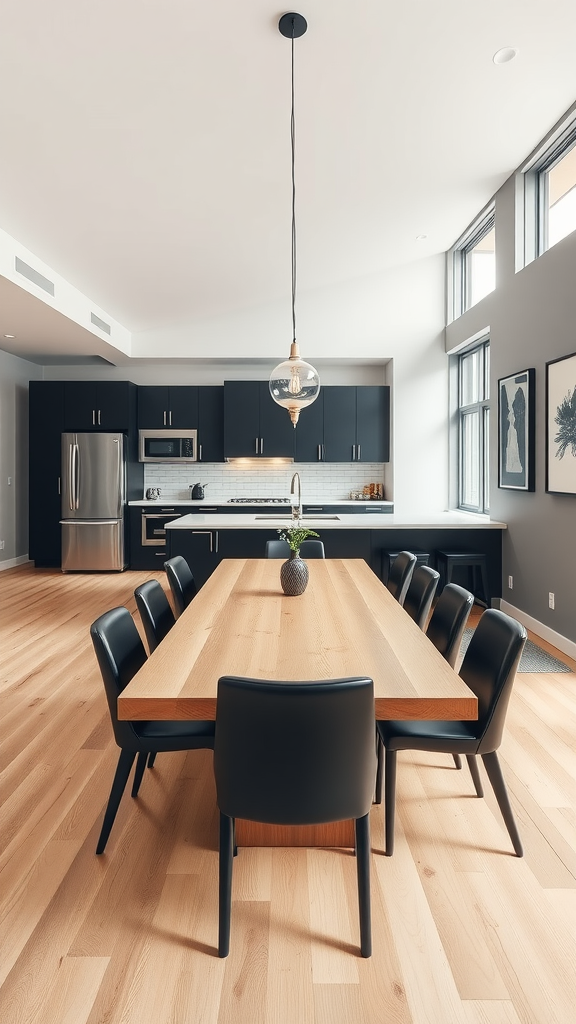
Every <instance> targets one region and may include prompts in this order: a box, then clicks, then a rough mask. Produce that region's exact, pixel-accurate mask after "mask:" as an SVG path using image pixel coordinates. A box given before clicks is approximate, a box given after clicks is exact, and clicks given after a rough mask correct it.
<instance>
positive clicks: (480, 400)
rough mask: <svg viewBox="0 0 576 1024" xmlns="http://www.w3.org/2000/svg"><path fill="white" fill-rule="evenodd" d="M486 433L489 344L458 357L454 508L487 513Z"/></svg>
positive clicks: (487, 435) (488, 400)
mask: <svg viewBox="0 0 576 1024" xmlns="http://www.w3.org/2000/svg"><path fill="white" fill-rule="evenodd" d="M489 436H490V343H489V341H488V340H485V341H483V342H481V343H480V344H479V345H475V346H474V348H472V349H468V351H466V352H463V353H462V354H461V355H460V356H459V357H458V440H459V443H458V451H459V472H458V507H459V508H462V509H465V510H466V511H467V512H488V511H489V509H490V501H489V493H490V492H489V485H488V479H489V463H488V439H489Z"/></svg>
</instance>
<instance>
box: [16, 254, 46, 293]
mask: <svg viewBox="0 0 576 1024" xmlns="http://www.w3.org/2000/svg"><path fill="white" fill-rule="evenodd" d="M14 268H15V270H16V272H17V273H18V274H22V277H27V278H28V280H29V281H32V284H36V285H38V287H39V288H42V289H43V290H44V291H45V292H48V294H49V295H54V282H53V281H49V280H48V278H47V277H44V275H43V274H39V273H38V271H37V270H34V268H33V267H29V266H28V264H27V263H24V260H21V259H20V258H19V257H18V256H16V258H15V262H14Z"/></svg>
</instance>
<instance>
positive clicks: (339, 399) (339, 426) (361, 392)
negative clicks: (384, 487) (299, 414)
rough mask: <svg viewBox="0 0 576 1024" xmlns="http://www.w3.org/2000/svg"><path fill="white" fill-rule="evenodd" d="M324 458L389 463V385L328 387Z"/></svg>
mask: <svg viewBox="0 0 576 1024" xmlns="http://www.w3.org/2000/svg"><path fill="white" fill-rule="evenodd" d="M323 391H324V448H323V453H324V461H326V462H388V460H389V458H390V388H389V387H387V386H382V385H375V386H367V387H364V386H362V387H343V386H336V387H326V388H323Z"/></svg>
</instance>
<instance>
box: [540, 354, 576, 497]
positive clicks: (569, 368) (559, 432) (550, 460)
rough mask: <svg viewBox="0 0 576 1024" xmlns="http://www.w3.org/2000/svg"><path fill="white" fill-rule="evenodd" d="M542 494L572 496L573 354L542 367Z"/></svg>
mask: <svg viewBox="0 0 576 1024" xmlns="http://www.w3.org/2000/svg"><path fill="white" fill-rule="evenodd" d="M546 491H547V492H548V493H549V494H574V495H576V352H572V353H571V354H570V355H567V356H560V358H559V359H552V360H550V362H548V363H546Z"/></svg>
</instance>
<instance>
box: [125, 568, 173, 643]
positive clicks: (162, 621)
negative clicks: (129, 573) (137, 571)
mask: <svg viewBox="0 0 576 1024" xmlns="http://www.w3.org/2000/svg"><path fill="white" fill-rule="evenodd" d="M134 597H135V598H136V607H137V608H138V611H139V612H140V618H141V619H142V625H143V626H144V632H145V634H146V640H147V641H148V649H149V651H150V654H152V651H155V650H156V648H157V647H158V644H159V643H161V641H162V640H163V639H164V637H165V636H167V634H168V633H169V632H170V630H171V629H172V626H173V625H174V623H175V622H176V619H175V618H174V612H173V611H172V609H171V607H170V604H169V602H168V598H167V597H166V594H165V593H164V591H163V589H162V587H161V586H160V584H159V582H158V580H147V582H146V583H142V585H141V586H139V587H136V590H135V591H134Z"/></svg>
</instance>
